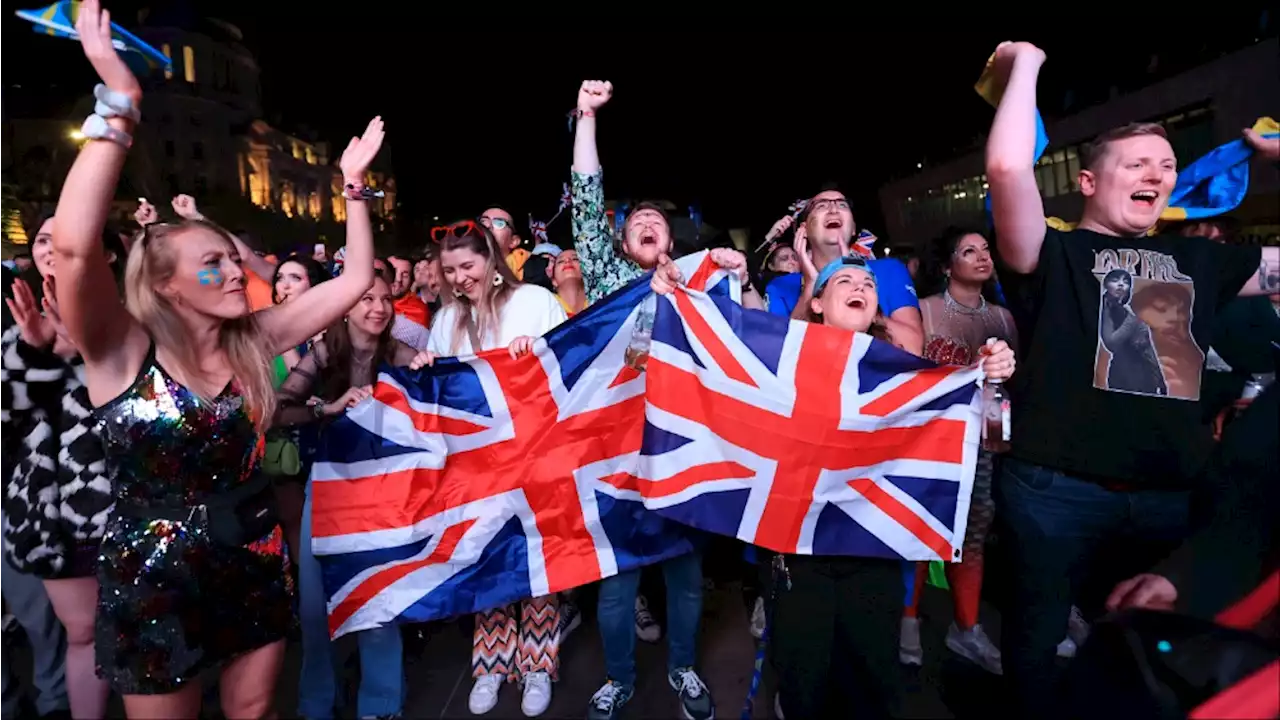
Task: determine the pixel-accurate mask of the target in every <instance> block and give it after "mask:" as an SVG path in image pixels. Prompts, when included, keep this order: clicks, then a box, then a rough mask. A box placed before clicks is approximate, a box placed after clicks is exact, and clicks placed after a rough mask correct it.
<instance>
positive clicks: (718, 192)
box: [4, 0, 1275, 232]
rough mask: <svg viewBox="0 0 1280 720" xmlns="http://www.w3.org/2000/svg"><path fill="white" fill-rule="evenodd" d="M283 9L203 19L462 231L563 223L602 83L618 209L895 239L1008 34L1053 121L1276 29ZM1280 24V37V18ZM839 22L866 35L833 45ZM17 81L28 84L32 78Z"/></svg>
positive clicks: (269, 92)
mask: <svg viewBox="0 0 1280 720" xmlns="http://www.w3.org/2000/svg"><path fill="white" fill-rule="evenodd" d="M32 4H33V5H34V4H35V3H32ZM114 5H115V6H117V7H119V8H120V10H119V11H117V12H116V18H117V21H119V22H123V23H125V24H126V26H128V25H129V24H131V22H130V21H131V19H132V17H133V14H132V12H131V11H130V10H131V9H132V8H136V7H137V6H138V5H139V3H114ZM281 5H283V4H281ZM398 5H400V4H391V6H398ZM405 5H409V4H407V3H406V4H405ZM1216 5H1217V6H1225V5H1228V4H1227V3H1217V4H1216ZM109 6H110V5H109ZM271 6H276V3H270V2H259V3H256V4H252V5H251V4H247V3H242V2H228V1H227V0H220V1H219V2H216V3H214V2H210V3H204V4H203V6H202V4H201V3H195V4H191V5H189V6H188V7H189V8H190V12H192V13H193V14H195V13H199V12H202V11H203V12H207V13H209V14H213V15H215V16H218V17H222V18H224V19H226V20H228V21H230V22H233V23H235V24H237V25H239V26H240V27H241V28H242V29H243V31H244V33H245V44H246V45H247V46H248V47H249V48H250V49H251V50H252V51H253V52H254V53H255V54H256V56H257V57H258V61H259V65H260V66H261V69H262V78H263V102H264V105H265V107H266V110H267V114H268V116H269V117H271V116H274V115H278V116H280V118H281V120H282V121H283V122H282V125H283V129H285V130H288V129H290V127H291V126H296V125H298V124H305V125H307V126H310V127H311V128H313V129H314V130H315V131H316V132H317V133H318V134H319V135H320V136H321V137H322V138H327V139H329V140H330V141H331V142H332V143H333V144H334V145H335V146H336V147H338V148H340V147H342V146H343V144H344V142H343V141H344V140H345V138H346V137H349V136H350V135H351V134H352V133H356V132H358V131H360V130H362V129H363V127H364V125H365V122H366V121H367V119H368V117H370V116H371V115H373V114H375V113H381V114H382V115H383V116H384V118H385V119H386V122H387V132H388V138H389V140H390V142H391V143H392V145H391V148H390V149H391V154H390V160H391V161H392V163H393V165H394V169H395V172H396V175H397V178H398V181H399V187H400V193H401V199H402V203H403V204H402V213H403V214H404V215H405V216H406V217H408V218H410V219H413V218H424V217H425V218H426V219H427V220H428V221H429V219H430V217H431V216H433V215H440V216H442V219H451V218H457V217H461V216H464V215H470V214H473V213H476V212H478V211H479V210H481V209H483V207H485V206H486V204H493V203H500V204H508V205H511V206H514V207H515V208H516V209H517V211H520V212H527V211H532V212H533V213H534V214H535V215H536V216H539V217H543V218H545V217H546V216H548V215H549V214H550V213H551V212H553V211H554V208H555V204H556V202H557V200H558V197H559V193H560V186H561V183H562V182H564V181H566V180H567V179H568V168H569V164H570V160H571V148H572V136H571V135H570V134H569V132H568V128H567V126H566V118H565V113H566V112H567V111H568V110H570V109H571V108H572V107H573V106H574V102H575V98H576V94H577V88H578V85H579V84H580V82H581V80H582V79H584V78H599V79H608V80H611V81H612V82H613V84H614V86H615V97H614V101H613V102H611V103H610V104H609V106H608V107H606V108H605V110H604V111H603V112H602V113H601V116H600V123H599V124H600V144H601V148H600V154H601V158H602V162H603V164H604V166H605V167H606V169H607V171H608V172H607V175H606V192H607V193H608V195H609V196H610V197H615V196H620V195H626V196H632V197H665V198H669V199H672V200H674V201H676V202H677V203H679V204H681V206H683V205H685V204H687V203H689V202H694V201H698V202H700V203H701V205H702V207H703V210H704V215H705V217H706V219H707V221H708V222H711V223H713V224H716V225H720V226H722V227H724V226H730V225H742V224H752V225H753V226H754V227H755V228H756V229H757V230H758V231H760V232H763V229H764V228H767V227H768V224H769V223H770V222H771V221H772V220H774V219H776V218H777V217H779V216H780V215H781V214H782V213H783V212H784V211H785V209H786V206H787V204H788V203H790V202H791V201H792V200H794V199H796V198H797V197H799V196H801V195H807V194H812V193H813V192H814V191H815V189H816V188H817V186H818V185H819V184H821V183H822V182H824V181H827V180H835V181H838V182H840V183H841V185H842V186H844V187H845V188H847V191H848V192H849V193H850V195H851V196H852V197H853V199H854V202H855V212H856V213H857V214H858V216H859V219H860V224H863V225H870V226H871V227H872V228H873V229H874V227H875V225H876V224H878V223H879V222H880V219H879V215H880V209H879V203H878V200H877V197H876V191H877V189H878V188H879V187H880V185H882V184H883V183H884V182H886V181H888V180H890V179H892V178H893V177H896V176H901V175H903V174H906V173H909V172H910V171H912V170H914V167H915V164H916V163H917V162H926V163H927V162H929V161H930V160H931V159H936V160H939V161H941V160H945V159H948V158H949V157H952V156H953V155H954V154H955V150H956V149H957V148H963V147H964V146H966V145H969V144H971V143H972V142H973V141H974V140H976V139H977V138H978V136H979V135H980V134H981V133H983V132H984V131H985V129H986V128H987V126H988V125H989V123H990V120H991V110H990V108H988V107H987V106H986V105H985V104H984V103H983V102H982V101H981V100H980V99H979V98H978V97H977V95H976V94H975V93H974V92H973V90H972V85H973V82H974V80H976V79H977V76H978V73H979V72H980V71H981V69H982V65H983V63H984V62H985V60H986V58H987V55H988V54H989V53H990V52H991V50H992V49H993V48H994V47H995V45H996V43H997V42H999V41H1000V40H1003V39H1009V38H1020V39H1027V40H1031V41H1033V42H1036V43H1037V44H1039V45H1041V47H1043V48H1045V49H1046V51H1047V52H1048V54H1049V64H1048V65H1047V66H1046V69H1045V71H1044V77H1043V80H1042V85H1041V105H1042V109H1043V110H1044V111H1045V113H1046V115H1048V116H1050V117H1051V116H1052V115H1053V114H1054V112H1055V111H1061V106H1062V104H1063V101H1064V100H1065V99H1066V93H1067V91H1068V90H1071V91H1072V95H1073V102H1074V104H1075V105H1076V106H1077V107H1079V106H1080V105H1081V104H1083V103H1087V102H1088V100H1089V99H1090V98H1091V97H1094V96H1097V97H1105V94H1106V92H1107V90H1108V86H1109V85H1110V84H1119V85H1122V86H1123V85H1130V84H1133V83H1139V84H1140V83H1142V82H1144V81H1145V80H1144V79H1145V78H1149V76H1147V75H1146V69H1147V66H1148V65H1149V58H1150V57H1151V55H1152V54H1153V53H1162V59H1161V64H1160V67H1159V70H1158V72H1159V73H1160V74H1164V73H1165V72H1167V71H1169V70H1170V69H1172V68H1174V66H1176V65H1178V64H1179V63H1187V62H1193V61H1194V58H1195V57H1199V56H1201V55H1204V54H1206V53H1208V54H1213V53H1214V52H1216V49H1217V48H1218V47H1220V46H1231V45H1233V44H1234V45H1236V46H1239V45H1241V44H1243V43H1246V42H1248V41H1249V40H1250V39H1252V36H1254V35H1258V34H1260V32H1259V23H1260V13H1261V11H1260V9H1259V8H1260V5H1254V4H1249V5H1248V6H1245V5H1244V4H1241V5H1239V6H1234V7H1232V8H1230V9H1217V10H1213V11H1212V12H1214V13H1217V14H1216V15H1213V16H1209V17H1205V16H1203V15H1201V16H1198V17H1197V18H1196V25H1195V28H1196V34H1195V35H1194V38H1192V39H1190V40H1189V39H1188V37H1189V36H1188V34H1187V32H1186V30H1185V29H1180V28H1179V27H1177V26H1175V25H1173V24H1172V23H1171V21H1164V22H1165V23H1166V24H1165V25H1159V24H1157V25H1154V26H1153V25H1152V24H1151V23H1152V20H1151V18H1152V16H1157V15H1162V13H1160V12H1159V11H1156V10H1152V9H1151V8H1149V7H1148V8H1143V9H1137V8H1135V9H1133V10H1132V11H1131V14H1130V15H1127V16H1120V17H1117V16H1110V17H1109V18H1108V19H1107V20H1106V21H1105V22H1108V23H1110V24H1109V25H1108V26H1107V27H1105V28H1103V29H1098V28H1096V27H1093V29H1091V30H1086V31H1081V30H1079V28H1090V27H1092V26H1096V25H1098V24H1099V23H1101V22H1104V21H1102V20H1099V19H1095V18H1089V17H1087V16H1085V17H1082V18H1081V19H1072V18H1069V17H1064V16H1059V17H1056V18H1055V17H1054V16H1053V15H1051V14H1049V13H1048V11H1046V10H1045V9H1044V8H1043V7H1042V8H1039V9H1040V10H1041V11H1042V13H1043V14H1040V15H1036V16H1032V15H1024V16H1020V17H1012V18H1008V17H1006V18H1004V19H1002V20H1000V21H997V22H993V21H989V20H985V21H984V20H982V19H980V18H973V17H966V16H964V15H960V14H952V15H951V16H947V17H941V16H937V15H934V16H932V17H931V18H930V19H929V21H928V22H923V21H922V20H921V19H920V18H911V20H910V22H904V21H901V20H898V21H891V20H887V19H881V20H874V21H873V20H870V19H866V18H861V17H855V16H849V17H847V18H846V17H841V16H840V14H839V13H819V12H816V11H806V12H807V13H808V15H807V16H805V17H803V18H798V17H795V16H793V15H786V16H781V15H780V16H776V17H771V18H761V19H753V20H741V21H735V22H736V23H737V25H739V26H741V27H742V28H743V31H741V32H728V31H724V30H718V31H702V30H699V29H697V28H698V27H699V26H704V25H705V26H706V27H708V28H714V27H717V26H719V27H724V25H725V22H724V21H715V22H711V21H699V20H696V19H693V20H690V21H688V22H685V23H683V24H682V25H679V27H684V28H687V29H682V30H678V31H674V32H668V31H665V28H666V27H670V26H671V25H672V24H671V23H667V22H665V21H664V20H663V19H662V17H661V16H660V15H659V14H658V13H656V12H655V13H654V19H653V20H645V21H643V22H644V23H645V25H644V26H639V25H638V22H640V21H637V22H635V23H632V24H630V26H629V24H628V23H627V22H625V21H623V20H620V19H616V20H607V21H596V20H594V18H591V21H592V22H593V23H598V24H590V23H589V22H588V18H586V17H583V16H579V17H578V18H574V19H567V20H562V21H561V20H556V19H555V18H550V17H547V16H542V17H540V18H538V19H536V20H528V21H525V20H520V19H511V18H510V17H507V18H506V19H505V20H502V19H495V18H488V19H486V20H485V21H484V23H480V22H478V21H476V20H471V21H467V20H458V19H448V18H444V17H428V16H426V15H423V16H421V17H419V16H415V15H413V14H412V13H410V14H409V15H405V14H404V12H403V11H402V10H375V11H372V12H371V13H368V14H364V15H362V14H360V13H359V10H358V8H360V7H361V4H359V3H347V4H346V5H337V4H334V6H333V7H334V9H333V10H330V11H327V12H325V13H323V14H321V13H313V14H311V15H306V14H304V15H302V16H300V17H287V16H284V15H282V14H281V11H280V10H278V9H277V10H270V11H267V12H265V13H264V12H263V11H262V8H263V7H271ZM173 7H175V6H174V5H170V10H169V11H170V12H173V9H172V8H173ZM177 7H181V6H177ZM313 7H314V6H313ZM388 7H390V6H388ZM975 7H976V6H975ZM1061 7H1062V8H1063V9H1066V8H1068V7H1069V5H1067V4H1063V5H1061ZM339 8H342V9H339ZM604 10H605V8H604V7H603V6H601V7H600V8H598V13H603V12H604ZM1139 10H1140V11H1139ZM1203 12H1204V11H1202V13H1203ZM388 14H390V16H391V17H390V19H389V15H388ZM14 20H15V19H14V18H12V17H11V18H9V19H7V20H6V21H5V24H4V31H5V39H6V40H10V39H11V36H12V34H13V33H14V31H15V28H16V29H17V31H19V32H20V31H21V30H22V27H21V26H22V25H23V23H21V22H20V21H18V22H17V23H16V24H15V22H14ZM1265 22H1267V24H1268V28H1267V29H1268V30H1270V31H1271V32H1270V33H1268V34H1273V33H1274V29H1273V28H1274V25H1275V21H1274V20H1266V21H1265ZM837 28H851V30H850V31H845V32H830V31H831V30H833V29H837ZM917 28H918V29H917ZM1263 32H1265V30H1264V31H1263ZM1082 38H1083V39H1082ZM1197 38H1198V39H1197ZM36 41H38V43H39V45H36V44H32V45H30V46H28V45H27V43H25V42H22V43H18V45H20V46H22V47H36V48H39V51H40V52H41V53H58V54H63V53H66V54H68V55H69V54H70V53H71V46H70V45H69V44H68V45H66V46H65V47H64V46H62V45H61V44H60V43H56V42H55V41H46V40H43V39H39V38H36ZM14 46H15V44H14V43H12V42H11V43H10V44H8V45H7V46H6V59H7V58H8V56H9V55H10V53H11V52H12V48H14ZM1086 46H1088V47H1086ZM8 67H9V73H8V74H7V75H6V78H5V79H6V82H7V83H13V82H15V81H17V79H18V76H19V75H20V74H21V73H23V72H24V69H23V68H20V67H18V66H16V65H15V64H13V63H12V62H11V63H10V64H9V65H8ZM1055 108H1056V109H1057V110H1055ZM428 224H429V222H428Z"/></svg>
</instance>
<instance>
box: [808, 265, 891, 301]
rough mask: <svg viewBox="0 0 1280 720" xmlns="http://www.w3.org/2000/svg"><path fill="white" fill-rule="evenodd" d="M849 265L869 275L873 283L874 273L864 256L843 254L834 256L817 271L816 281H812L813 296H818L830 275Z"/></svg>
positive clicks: (874, 279)
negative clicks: (833, 258)
mask: <svg viewBox="0 0 1280 720" xmlns="http://www.w3.org/2000/svg"><path fill="white" fill-rule="evenodd" d="M850 267H851V268H858V269H859V270H862V271H863V272H865V273H866V274H868V275H870V276H871V282H873V283H874V282H875V281H876V274H875V273H874V272H872V270H871V266H870V265H868V264H867V261H866V259H865V258H863V257H862V256H860V255H845V256H844V257H840V258H836V259H835V260H832V261H831V262H829V263H827V266H826V267H824V268H822V272H820V273H818V282H816V283H814V286H813V296H814V297H818V296H819V295H821V294H822V290H823V289H824V288H826V287H827V282H828V281H829V280H831V278H832V276H834V275H835V274H836V273H838V272H840V271H841V270H843V269H845V268H850Z"/></svg>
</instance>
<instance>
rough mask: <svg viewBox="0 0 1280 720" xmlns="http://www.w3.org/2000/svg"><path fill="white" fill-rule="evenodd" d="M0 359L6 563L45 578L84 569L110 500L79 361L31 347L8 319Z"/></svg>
mask: <svg viewBox="0 0 1280 720" xmlns="http://www.w3.org/2000/svg"><path fill="white" fill-rule="evenodd" d="M6 315H7V313H6ZM7 319H8V318H7V317H6V320H7ZM0 364H2V365H3V368H2V369H0V389H2V390H3V405H2V406H0V407H2V409H3V412H2V417H0V419H2V421H3V423H4V463H3V468H4V477H5V479H6V482H5V488H4V500H3V501H4V532H3V535H4V556H5V560H7V561H8V562H9V564H10V565H12V566H13V567H15V568H17V569H18V570H20V571H22V572H25V573H30V574H33V575H37V576H39V577H45V578H59V577H74V576H77V575H84V574H91V573H92V569H91V568H86V567H84V565H85V561H84V558H85V557H86V555H93V556H96V552H97V551H96V546H97V545H98V544H100V543H101V541H102V536H103V533H104V530H105V528H106V523H107V519H108V517H109V515H110V513H111V509H112V507H113V505H114V497H113V495H112V492H111V481H110V479H109V477H108V474H107V468H106V459H105V453H104V451H103V447H102V440H101V438H100V437H99V436H98V433H97V431H96V430H95V428H94V425H95V423H96V418H95V417H94V415H93V406H92V405H90V403H89V392H88V388H87V387H86V386H85V374H84V363H83V362H82V361H81V360H80V359H79V358H76V359H74V360H72V361H67V360H65V359H63V358H62V357H60V356H58V355H56V354H54V353H53V352H50V351H47V350H41V349H37V348H33V347H31V346H30V345H28V344H26V343H25V342H23V341H22V340H21V338H20V336H19V332H18V327H17V325H16V324H13V323H12V322H10V323H7V324H6V325H5V327H4V329H3V333H2V334H0ZM77 558H78V559H79V561H78V562H77V561H76V560H77Z"/></svg>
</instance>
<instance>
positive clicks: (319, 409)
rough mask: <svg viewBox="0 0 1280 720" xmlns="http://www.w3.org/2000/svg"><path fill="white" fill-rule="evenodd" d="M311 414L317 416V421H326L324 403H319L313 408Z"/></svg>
mask: <svg viewBox="0 0 1280 720" xmlns="http://www.w3.org/2000/svg"><path fill="white" fill-rule="evenodd" d="M311 414H312V415H315V416H316V419H317V420H323V419H324V403H322V402H318V403H316V404H314V405H312V406H311Z"/></svg>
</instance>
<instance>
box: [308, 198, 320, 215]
mask: <svg viewBox="0 0 1280 720" xmlns="http://www.w3.org/2000/svg"><path fill="white" fill-rule="evenodd" d="M307 206H308V210H310V211H311V217H313V218H315V219H317V220H319V219H320V193H318V192H315V191H312V192H311V194H310V195H308V196H307Z"/></svg>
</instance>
